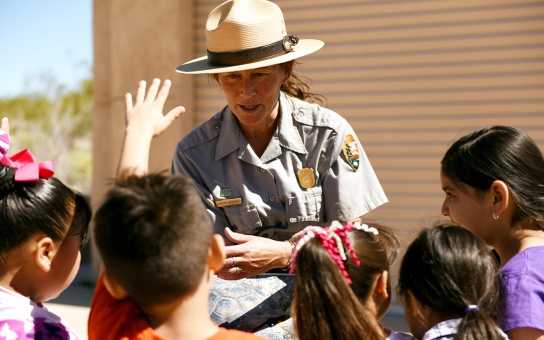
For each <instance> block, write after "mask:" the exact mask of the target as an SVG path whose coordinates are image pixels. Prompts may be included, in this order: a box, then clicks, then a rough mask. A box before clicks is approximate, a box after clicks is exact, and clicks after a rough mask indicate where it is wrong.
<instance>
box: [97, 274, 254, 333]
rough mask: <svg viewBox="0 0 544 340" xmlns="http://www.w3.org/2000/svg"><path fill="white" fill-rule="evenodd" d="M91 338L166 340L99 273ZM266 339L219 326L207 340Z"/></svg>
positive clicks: (133, 303) (130, 301) (137, 309)
mask: <svg viewBox="0 0 544 340" xmlns="http://www.w3.org/2000/svg"><path fill="white" fill-rule="evenodd" d="M88 333H89V334H88V335H89V340H110V339H111V340H167V339H166V338H163V337H161V336H160V335H158V334H157V333H155V331H154V330H153V328H151V327H150V326H149V324H148V323H147V320H146V319H145V316H144V315H143V313H142V311H141V310H140V308H139V307H138V305H137V304H136V303H135V302H134V301H132V300H131V299H125V300H117V299H115V298H114V297H113V296H111V295H110V293H109V292H108V291H107V289H106V287H105V286H104V280H103V277H102V276H100V278H99V279H98V282H97V284H96V289H95V292H94V295H93V300H92V302H91V311H90V313H89V323H88ZM238 339H240V340H256V339H263V338H261V337H259V336H256V335H254V334H251V333H246V332H242V331H237V330H230V329H225V328H222V327H219V331H218V332H217V333H215V334H214V335H213V336H212V337H211V338H209V339H208V340H238Z"/></svg>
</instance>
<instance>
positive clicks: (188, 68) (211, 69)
mask: <svg viewBox="0 0 544 340" xmlns="http://www.w3.org/2000/svg"><path fill="white" fill-rule="evenodd" d="M323 45H325V43H324V42H323V41H321V40H316V39H300V40H299V42H298V44H297V45H296V46H294V47H293V50H292V51H291V52H289V53H285V54H282V55H280V56H277V57H273V58H269V59H265V60H261V61H256V62H254V63H249V64H242V65H234V66H223V65H212V64H210V63H209V62H208V57H207V56H204V57H200V58H197V59H193V60H191V61H188V62H186V63H184V64H182V65H180V66H178V67H176V72H179V73H186V74H200V73H223V72H234V71H244V70H251V69H255V68H259V67H265V66H270V65H276V64H281V63H284V62H286V61H291V60H294V59H297V58H300V57H302V56H305V55H308V54H311V53H314V52H316V51H318V50H319V49H321V48H322V47H323Z"/></svg>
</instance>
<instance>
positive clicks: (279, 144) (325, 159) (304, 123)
mask: <svg viewBox="0 0 544 340" xmlns="http://www.w3.org/2000/svg"><path fill="white" fill-rule="evenodd" d="M280 106H281V115H280V119H279V123H278V127H277V129H276V132H275V133H274V135H273V137H272V139H271V141H270V143H269V144H268V147H267V149H266V150H265V152H264V154H263V155H262V156H261V157H260V158H259V157H258V156H257V155H256V154H255V152H254V151H253V150H252V148H251V146H250V145H249V144H248V142H247V140H246V138H245V137H244V135H243V134H242V132H241V130H240V128H239V126H238V123H237V120H236V117H235V116H234V115H233V113H232V112H231V110H230V109H229V107H228V106H226V107H225V108H224V109H223V110H222V111H220V112H218V113H217V114H216V115H215V116H213V117H212V118H211V119H210V120H208V121H206V122H205V123H203V124H202V125H201V126H199V127H197V128H196V129H195V130H193V131H192V132H191V133H190V134H188V135H187V136H186V137H185V138H183V139H182V140H181V141H180V142H179V143H178V145H177V148H176V151H175V154H174V157H173V161H172V172H173V173H182V174H186V175H188V176H189V177H191V178H192V179H193V180H194V183H195V185H196V188H197V189H198V191H199V192H200V194H201V195H202V198H203V199H204V202H205V203H206V205H207V209H208V211H209V212H210V215H211V217H212V219H213V221H214V224H215V232H216V233H219V234H221V235H224V232H223V230H224V228H225V227H230V228H231V229H232V230H233V231H236V232H239V233H244V234H252V235H259V236H263V237H269V238H273V239H275V240H286V239H288V238H289V237H291V236H292V234H294V233H296V232H297V231H299V230H302V229H303V228H304V227H305V226H308V225H327V224H329V223H330V222H331V221H333V220H340V221H346V220H351V219H354V218H357V217H359V216H361V215H363V214H365V213H367V212H368V211H370V210H372V209H374V208H376V207H378V206H379V205H381V204H383V203H385V202H387V197H386V196H385V194H384V192H383V190H382V187H381V185H380V183H379V182H378V179H377V178H376V175H375V173H374V171H373V169H372V166H371V165H370V162H369V161H368V158H367V157H366V154H365V153H364V151H363V148H362V146H361V144H360V142H359V140H358V139H357V137H356V135H355V133H354V132H353V129H352V128H351V126H350V125H349V124H348V122H347V121H346V120H345V119H344V118H343V117H341V116H340V115H338V114H337V113H335V112H333V111H331V110H329V109H326V108H323V107H321V106H319V105H316V104H310V103H307V102H304V101H301V100H298V99H295V98H292V97H289V96H286V95H285V94H283V93H282V94H281V95H280ZM351 137H352V138H353V139H354V142H355V143H356V145H357V149H358V150H356V151H358V152H359V159H358V160H356V161H357V163H358V167H356V170H355V169H354V167H352V166H351V165H350V162H349V161H350V159H351V160H353V159H354V158H351V157H350V156H349V154H348V155H346V154H345V151H344V150H343V146H344V145H345V144H346V143H347V142H349V141H350V138H351ZM353 149H354V148H353V143H352V148H351V151H353ZM301 169H306V170H304V171H303V173H302V174H299V170H301ZM313 181H315V184H313ZM310 185H311V187H309V186H310Z"/></svg>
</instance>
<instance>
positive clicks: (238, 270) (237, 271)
mask: <svg viewBox="0 0 544 340" xmlns="http://www.w3.org/2000/svg"><path fill="white" fill-rule="evenodd" d="M235 274H237V275H238V274H240V267H236V273H235Z"/></svg>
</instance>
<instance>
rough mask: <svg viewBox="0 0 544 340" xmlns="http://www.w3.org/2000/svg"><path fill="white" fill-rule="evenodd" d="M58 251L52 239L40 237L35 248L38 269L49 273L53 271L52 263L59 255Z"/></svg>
mask: <svg viewBox="0 0 544 340" xmlns="http://www.w3.org/2000/svg"><path fill="white" fill-rule="evenodd" d="M57 250H58V247H57V246H56V245H55V242H53V240H52V239H51V238H50V237H48V236H44V235H40V236H38V237H37V238H36V243H35V248H34V259H35V261H36V265H37V266H38V268H40V269H41V270H43V271H44V272H46V273H48V272H49V271H50V270H51V263H52V262H53V259H54V258H55V255H56V254H57Z"/></svg>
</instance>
